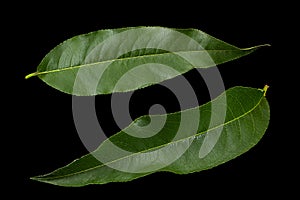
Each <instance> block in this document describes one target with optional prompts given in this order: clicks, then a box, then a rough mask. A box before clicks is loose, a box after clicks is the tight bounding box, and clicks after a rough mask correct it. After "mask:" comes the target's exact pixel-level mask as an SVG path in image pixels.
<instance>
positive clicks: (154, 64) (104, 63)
mask: <svg viewBox="0 0 300 200" xmlns="http://www.w3.org/2000/svg"><path fill="white" fill-rule="evenodd" d="M261 46H265V45H261ZM258 47H260V46H256V47H252V48H246V49H240V48H238V47H235V46H233V45H230V44H227V43H225V42H223V41H221V40H218V39H216V38H214V37H212V36H210V35H208V34H206V33H204V32H202V31H199V30H195V29H170V28H163V27H132V28H119V29H108V30H100V31H96V32H91V33H88V34H85V35H79V36H76V37H73V38H71V39H69V40H66V41H65V42H63V43H61V44H60V45H58V46H57V47H55V48H54V49H53V50H52V51H50V52H49V53H48V54H47V55H46V56H45V58H44V59H43V60H42V62H41V63H40V64H39V66H38V68H37V72H34V73H32V74H29V75H27V76H26V78H29V77H32V76H38V77H39V78H40V79H42V80H43V81H44V82H46V83H47V84H48V85H50V86H52V87H54V88H56V89H58V90H60V91H62V92H66V93H69V94H73V95H79V96H88V95H97V94H108V93H113V92H125V91H133V90H136V89H139V88H143V87H146V86H149V85H152V84H156V83H159V82H162V81H164V80H167V79H171V78H174V77H175V76H178V75H180V74H183V73H185V72H187V71H189V70H191V69H193V68H207V67H212V66H216V65H217V64H221V63H225V62H228V61H231V60H234V59H237V58H240V57H242V56H245V55H247V54H249V53H251V52H253V51H254V50H256V49H257V48H258Z"/></svg>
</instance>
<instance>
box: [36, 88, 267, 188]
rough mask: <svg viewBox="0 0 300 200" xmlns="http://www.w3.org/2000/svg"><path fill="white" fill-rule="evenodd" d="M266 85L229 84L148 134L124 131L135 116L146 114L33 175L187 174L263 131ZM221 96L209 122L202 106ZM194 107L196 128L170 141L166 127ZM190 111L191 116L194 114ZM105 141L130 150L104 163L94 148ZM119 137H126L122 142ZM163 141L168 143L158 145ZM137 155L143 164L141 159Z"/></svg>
mask: <svg viewBox="0 0 300 200" xmlns="http://www.w3.org/2000/svg"><path fill="white" fill-rule="evenodd" d="M266 89H267V88H265V90H260V89H253V88H244V87H234V88H232V89H229V90H227V91H226V92H225V93H223V94H222V95H220V96H219V97H218V98H216V99H215V100H213V101H211V102H208V103H207V104H204V105H202V106H200V107H197V108H193V109H189V110H186V111H180V112H177V113H172V114H167V116H168V120H167V122H166V124H165V126H164V128H163V129H162V132H161V133H159V134H157V135H156V136H154V137H151V138H147V139H140V138H138V139H137V138H133V137H130V136H128V134H126V130H131V129H130V128H131V127H134V125H135V124H137V123H138V122H141V121H143V120H147V119H146V118H145V117H141V118H138V119H137V120H135V121H134V122H133V123H132V124H131V125H130V126H129V127H127V128H126V129H124V130H122V131H121V132H119V133H117V134H116V135H114V136H112V137H111V138H110V139H109V140H106V141H105V142H103V143H102V144H101V145H100V147H99V148H98V149H97V150H96V151H95V152H93V153H91V154H88V155H86V156H83V157H82V158H80V159H78V160H75V161H74V162H72V163H70V164H69V165H67V166H65V167H63V168H60V169H58V170H56V171H54V172H52V173H50V174H47V175H44V176H40V177H35V178H34V179H35V180H38V181H42V182H47V183H51V184H56V185H61V186H83V185H88V184H104V183H108V182H119V181H122V182H123V181H129V180H133V179H136V178H139V177H142V176H146V175H148V174H151V173H153V172H158V171H169V172H173V173H178V174H186V173H191V172H195V171H202V170H205V169H209V168H211V167H214V166H217V165H219V164H222V163H224V162H227V161H229V160H231V159H233V158H235V157H237V156H239V155H241V154H242V153H244V152H246V151H248V150H249V149H250V148H252V147H253V146H254V145H255V144H256V143H257V142H258V141H259V140H260V139H261V137H262V136H263V134H264V132H265V130H266V128H267V126H268V123H269V117H270V114H269V106H268V102H267V100H266V98H265V92H266ZM223 97H226V98H227V107H226V111H227V112H226V119H225V122H224V123H223V124H219V125H218V124H214V126H213V127H210V126H209V122H208V121H209V118H211V115H209V114H208V113H209V112H207V111H209V110H210V109H211V105H212V103H216V105H221V103H223V101H222V99H223ZM238 102H244V103H238ZM245 102H246V103H245ZM195 110H197V112H198V111H199V113H201V117H202V118H201V119H202V120H201V122H200V121H199V122H197V123H199V126H198V129H197V131H196V133H194V134H190V135H183V136H182V138H177V140H175V141H172V137H173V135H172V131H170V130H173V132H176V130H177V129H176V127H177V125H178V124H177V125H176V122H177V123H179V122H178V119H179V118H180V117H179V115H181V114H184V113H185V114H188V113H191V112H193V111H195ZM190 116H192V117H193V115H190ZM154 117H155V116H154ZM156 117H157V118H158V119H160V117H162V115H157V116H156ZM250 124H251V126H250ZM186 127H188V126H186ZM220 128H222V130H221V131H222V132H221V135H220V138H219V140H218V142H217V143H216V145H215V146H214V147H213V149H212V150H211V152H209V154H207V155H206V156H205V157H203V158H201V157H199V149H200V148H201V147H202V146H203V143H204V139H205V137H206V136H207V135H212V134H214V131H217V130H218V129H220ZM162 136H164V137H163V139H164V140H163V141H162V140H159V139H161V138H162ZM168 137H169V138H168ZM170 140H171V142H170ZM107 141H109V142H114V144H116V145H118V146H119V147H120V148H123V149H125V150H127V151H131V152H133V154H130V155H125V156H123V157H122V156H121V157H120V156H119V157H117V159H116V157H113V156H112V159H111V160H108V162H107V163H102V162H101V161H99V158H101V159H102V157H101V156H100V157H99V154H103V153H112V154H113V151H110V150H112V149H110V148H106V149H105V147H106V146H105V145H107V144H110V143H109V142H107ZM124 141H126V142H125V143H124ZM141 144H142V145H141ZM186 144H188V148H187V149H186V150H185V151H184V152H183V154H181V155H179V156H178V158H177V157H176V159H175V160H174V162H172V163H170V164H168V165H166V166H165V167H163V168H158V169H157V170H153V171H151V170H150V171H147V170H146V171H145V172H144V173H140V172H139V171H138V170H141V168H143V169H142V170H145V168H147V167H148V168H149V167H150V168H149V169H155V167H156V166H155V165H158V166H160V165H161V164H162V166H163V165H164V163H163V162H165V160H166V159H169V158H166V156H167V157H172V153H173V154H174V152H176V151H177V150H178V149H180V148H184V147H185V145H186ZM149 145H150V146H149ZM151 145H152V146H151ZM108 147H109V146H108ZM163 147H167V148H165V149H163ZM103 149H104V150H103ZM161 149H163V150H161ZM143 153H148V154H143ZM142 155H144V156H145V155H147V156H148V157H147V158H144V160H143V159H142V158H143V156H142ZM151 156H152V157H151ZM153 156H154V157H153ZM165 158H166V159H165ZM145 159H148V161H145ZM151 159H152V160H151ZM141 160H142V161H144V162H145V163H146V164H145V165H143V163H141ZM149 160H150V161H149ZM120 166H121V167H123V169H124V168H125V169H126V170H127V171H126V170H125V171H121V170H118V169H117V167H120ZM129 169H133V170H136V173H131V172H129ZM141 172H142V171H141Z"/></svg>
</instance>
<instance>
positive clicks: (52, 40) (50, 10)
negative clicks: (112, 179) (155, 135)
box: [1, 1, 296, 199]
mask: <svg viewBox="0 0 300 200" xmlns="http://www.w3.org/2000/svg"><path fill="white" fill-rule="evenodd" d="M73 3H75V2H73ZM75 4H76V3H75ZM15 7H18V9H15ZM8 9H9V10H10V11H11V12H8V14H6V15H3V16H2V17H1V20H2V21H3V22H4V23H2V25H3V31H2V34H4V35H3V37H2V44H3V45H2V47H3V49H4V50H5V52H6V53H5V54H4V55H5V56H4V57H3V60H4V61H6V62H4V63H5V64H4V65H3V66H2V67H3V69H5V70H9V71H8V73H7V72H6V71H4V72H2V73H3V74H2V75H1V81H4V83H3V84H2V89H3V90H2V95H1V97H2V101H3V104H2V105H3V108H2V109H3V112H2V113H3V115H4V116H5V117H4V118H5V120H4V121H2V125H3V126H4V127H5V128H4V127H3V129H2V131H1V132H2V135H3V136H4V139H2V140H1V142H2V147H3V151H2V154H3V164H1V165H2V167H4V170H2V173H3V177H4V180H3V182H4V184H5V185H6V186H8V187H7V189H6V187H5V188H4V189H3V190H5V191H6V192H9V194H10V195H12V196H14V195H22V196H23V197H30V198H34V199H40V198H42V197H54V198H58V197H59V196H61V195H65V194H67V195H68V196H69V197H86V198H92V197H93V195H95V197H97V198H103V196H105V197H110V198H113V197H122V198H133V197H138V198H144V197H153V198H157V197H159V196H161V195H163V196H164V197H169V198H171V197H177V196H178V195H179V194H180V195H183V197H186V198H190V197H192V196H193V195H196V196H198V197H197V198H201V197H204V196H205V197H210V198H214V197H215V196H218V195H222V196H223V197H228V198H241V197H244V196H246V197H253V198H257V197H259V196H261V195H267V196H273V195H279V194H283V195H286V196H289V195H291V192H293V189H292V187H291V186H292V185H290V179H291V180H293V179H296V174H294V173H291V169H292V168H293V165H294V164H293V162H292V161H291V160H290V159H289V158H290V157H289V156H288V155H289V152H296V151H295V147H294V146H293V145H286V144H287V143H289V144H291V143H290V142H289V141H285V139H284V137H283V135H284V134H288V133H289V131H287V129H286V126H285V125H283V124H284V123H283V120H286V119H287V118H288V117H280V116H282V115H280V114H279V113H282V112H283V111H284V110H285V109H284V108H282V106H281V104H282V103H283V102H282V101H281V100H280V97H282V96H283V93H289V92H288V90H286V89H285V88H287V86H285V85H284V84H289V82H291V80H290V79H289V78H288V79H286V78H287V76H288V74H286V72H284V70H282V69H284V66H283V60H284V58H283V56H282V54H280V53H279V52H281V47H282V44H283V43H284V41H283V40H282V38H283V37H287V35H286V34H287V31H288V29H289V28H288V24H287V22H288V21H289V15H285V14H284V12H289V11H288V10H287V8H286V7H285V6H284V5H279V4H276V5H275V3H274V2H273V3H268V2H265V3H262V2H255V1H241V2H240V3H237V4H228V2H226V3H221V4H220V3H217V2H212V3H211V4H207V3H204V2H202V1H199V2H198V3H193V2H188V1H183V2H176V1H175V2H173V3H172V6H170V5H163V4H162V2H154V1H151V2H148V1H143V2H139V3H137V4H136V3H128V2H126V3H121V4H120V3H117V2H111V4H110V5H109V4H105V5H104V4H101V3H89V2H87V1H86V2H78V3H77V4H76V5H75V6H72V7H70V6H67V5H64V6H63V5H61V3H54V2H44V1H43V2H42V3H38V4H36V3H35V4H32V5H31V4H28V3H26V4H25V3H24V4H19V3H18V4H17V3H16V5H10V6H9V7H8ZM144 25H145V26H146V25H147V26H151V25H153V26H165V27H174V28H197V29H200V30H202V31H204V32H206V33H208V34H210V35H212V36H214V37H216V38H219V39H221V40H224V41H226V42H228V43H230V44H233V45H236V46H239V47H250V46H254V45H258V44H264V43H269V44H271V45H272V47H268V48H267V47H266V48H263V49H261V50H259V51H257V52H255V53H253V54H251V55H249V56H246V57H244V58H241V59H239V60H236V61H233V62H229V63H226V64H223V65H220V66H219V70H220V72H221V74H222V78H223V80H224V83H225V87H226V88H230V87H232V86H237V85H242V86H250V87H257V88H262V87H263V86H264V85H265V84H268V85H269V86H270V89H269V91H268V93H267V98H268V100H269V103H270V107H271V121H270V125H269V128H268V130H267V132H266V134H265V136H264V137H263V139H262V140H261V141H260V142H259V143H258V144H257V145H256V146H255V147H254V148H252V149H251V150H250V151H248V152H247V153H245V154H243V155H242V156H240V157H238V158H236V159H234V160H232V161H230V162H227V163H225V164H223V165H220V166H218V167H215V168H213V169H210V170H207V171H202V172H199V173H193V174H188V175H175V174H171V173H156V174H152V175H150V176H147V177H144V178H140V179H137V180H134V181H131V182H127V183H109V184H106V185H91V186H85V187H82V188H65V187H58V186H53V185H48V184H44V183H39V182H35V181H31V180H29V177H31V176H35V175H40V174H44V173H47V172H50V171H52V170H54V169H56V168H58V167H61V166H63V165H65V164H67V163H69V162H71V161H72V160H74V159H76V158H78V157H80V156H82V155H84V154H85V153H86V152H87V151H86V149H85V148H84V146H83V145H82V143H81V141H80V139H79V137H78V135H77V132H76V129H75V125H74V122H73V117H72V105H71V103H72V97H71V96H70V95H67V94H64V93H61V92H59V91H57V90H55V89H53V88H51V87H49V86H47V85H46V84H45V83H43V82H42V81H41V80H39V79H38V78H31V79H29V80H25V79H24V77H25V75H27V74H29V73H31V72H34V71H35V70H36V67H37V65H38V64H39V62H40V61H41V60H42V58H43V57H44V56H45V55H46V54H47V53H48V52H49V51H50V50H51V49H52V48H54V47H55V46H56V45H58V44H59V43H61V42H62V41H64V40H66V39H69V38H70V37H73V36H75V35H79V34H84V33H88V32H91V31H95V30H99V29H107V28H119V27H127V26H144ZM290 73H291V72H290ZM193 74H194V73H193V72H189V73H188V74H187V75H186V77H188V78H189V79H190V80H191V82H193V84H194V86H195V87H196V88H197V91H198V92H199V93H201V91H206V88H205V86H204V85H203V86H196V84H197V82H198V80H199V77H197V76H194V75H193ZM200 79H201V78H200ZM283 79H285V80H284V81H283ZM199 82H201V80H199ZM200 85H201V84H200ZM147 91H148V93H147ZM154 91H155V90H154ZM149 92H150V93H149ZM151 92H152V93H151ZM149 94H151V96H153V98H154V99H156V100H155V103H159V102H163V101H165V97H164V96H160V95H157V93H155V92H153V90H152V91H151V89H150V90H146V91H145V92H144V93H143V92H141V93H139V94H138V95H136V96H135V98H134V102H131V103H132V106H131V107H130V109H131V110H130V111H131V112H132V115H133V116H134V117H137V116H139V115H141V114H146V113H147V109H144V110H143V109H141V108H142V106H141V105H145V106H144V107H145V108H147V106H150V104H151V103H153V102H151V101H148V100H149V98H148V97H147V95H149ZM108 98H109V97H103V98H102V97H97V98H96V100H97V103H96V104H97V111H100V110H101V112H103V110H104V111H105V112H108V113H107V114H109V110H107V109H106V108H107V105H109V104H108V103H109V99H108ZM206 98H207V97H206ZM146 100H147V103H143V104H141V103H140V102H141V101H146ZM205 100H207V99H205V97H204V98H203V99H202V101H205ZM134 105H135V106H136V107H135V106H134ZM168 106H169V107H170V109H171V110H172V109H175V110H176V109H177V107H176V100H174V99H173V98H171V99H170V101H169V103H168ZM7 111H8V112H7ZM282 118H283V119H282ZM101 120H103V121H102V122H101V123H103V124H106V125H105V126H106V130H107V131H108V132H109V133H113V132H115V131H116V130H118V128H117V127H115V125H114V123H113V121H112V120H111V119H109V118H105V119H101ZM288 140H290V138H289V139H288ZM286 186H288V187H287V188H288V189H285V188H286ZM9 189H11V190H9ZM237 191H238V193H237Z"/></svg>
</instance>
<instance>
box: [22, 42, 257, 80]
mask: <svg viewBox="0 0 300 200" xmlns="http://www.w3.org/2000/svg"><path fill="white" fill-rule="evenodd" d="M255 48H257V46H255V47H250V48H247V49H224V50H222V49H216V50H205V49H203V50H198V51H177V52H164V53H157V54H148V55H141V56H132V57H126V58H116V59H111V60H103V61H99V62H94V63H87V64H82V65H76V66H71V67H65V68H59V69H53V70H49V71H41V72H39V71H37V72H34V73H31V74H28V75H27V76H26V77H25V78H26V79H27V78H30V77H32V76H38V75H42V74H49V73H56V72H61V71H67V70H73V69H78V68H82V67H91V66H94V65H100V64H104V63H109V62H114V61H124V60H130V59H137V58H146V57H154V56H161V55H166V54H176V53H185V52H191V53H195V52H205V51H206V52H210V51H249V50H252V49H255Z"/></svg>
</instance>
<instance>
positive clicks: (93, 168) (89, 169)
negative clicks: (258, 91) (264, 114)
mask: <svg viewBox="0 0 300 200" xmlns="http://www.w3.org/2000/svg"><path fill="white" fill-rule="evenodd" d="M262 99H263V95H262V97H261V98H260V100H259V101H258V103H257V104H256V105H255V106H254V107H253V108H252V109H250V110H249V111H247V112H245V113H244V114H242V115H240V116H238V117H236V118H234V119H232V120H229V121H228V122H225V123H224V124H220V125H218V126H215V127H213V128H211V129H208V130H206V131H202V132H199V133H197V134H195V135H192V136H189V137H186V138H183V139H180V140H176V141H172V142H169V143H166V144H163V145H160V146H156V147H153V148H150V149H146V150H143V151H140V152H136V153H133V154H130V155H128V156H125V157H122V158H119V159H116V160H113V161H110V162H107V163H104V164H102V165H98V166H95V167H92V168H88V169H86V170H82V171H78V172H75V173H71V174H66V175H63V176H55V177H51V178H47V177H46V176H47V175H44V177H45V178H46V179H47V180H54V179H60V178H65V177H68V176H73V175H77V174H81V173H84V172H87V171H91V170H95V169H97V168H101V167H103V166H107V165H109V164H112V163H114V162H117V161H120V160H123V159H126V158H129V157H131V156H135V155H138V154H141V153H145V152H148V151H152V150H155V149H158V148H161V147H164V146H167V145H171V144H175V143H177V142H181V141H184V140H188V139H191V138H193V137H197V136H199V135H202V134H205V133H208V132H210V131H212V130H215V129H218V128H220V127H222V126H224V127H225V126H226V125H228V124H230V123H233V122H235V121H237V120H239V119H241V118H243V117H245V116H246V115H248V114H250V113H251V112H252V111H254V110H255V109H256V108H257V107H258V106H259V104H260V102H261V101H262ZM104 142H105V141H104ZM70 164H72V163H70ZM70 164H69V165H70ZM58 170H59V169H58ZM52 173H53V172H52ZM50 174H51V173H50ZM50 174H48V175H50ZM36 178H37V179H39V178H41V179H43V176H41V177H36Z"/></svg>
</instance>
